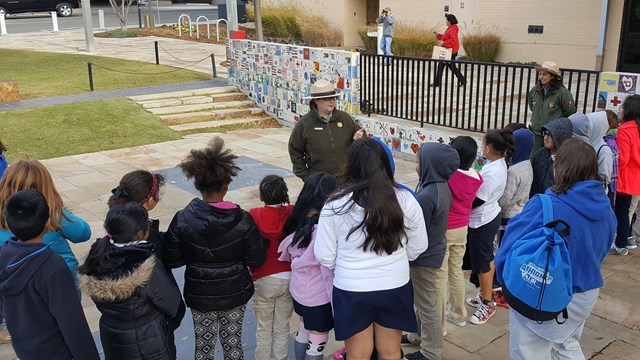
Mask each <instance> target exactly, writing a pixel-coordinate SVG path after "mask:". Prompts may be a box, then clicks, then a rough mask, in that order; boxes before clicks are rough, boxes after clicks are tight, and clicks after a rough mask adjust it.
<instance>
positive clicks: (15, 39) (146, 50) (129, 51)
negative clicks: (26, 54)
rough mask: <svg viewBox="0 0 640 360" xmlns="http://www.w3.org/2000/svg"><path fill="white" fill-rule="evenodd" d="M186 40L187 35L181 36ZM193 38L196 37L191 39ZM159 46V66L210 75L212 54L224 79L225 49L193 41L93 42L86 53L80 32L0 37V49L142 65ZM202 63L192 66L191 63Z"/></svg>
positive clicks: (151, 57) (150, 59) (159, 39)
mask: <svg viewBox="0 0 640 360" xmlns="http://www.w3.org/2000/svg"><path fill="white" fill-rule="evenodd" d="M183 36H185V37H186V38H188V37H189V35H188V34H187V35H185V34H183ZM193 36H195V34H194V35H193ZM155 41H158V43H159V45H160V51H159V55H160V56H159V57H160V64H163V65H170V66H174V67H178V68H189V69H191V70H194V71H199V72H203V73H207V74H211V73H212V71H213V70H212V68H211V60H208V59H206V58H207V57H208V56H210V55H211V54H214V56H215V59H216V70H217V72H218V76H219V77H223V78H225V77H227V75H228V72H227V68H226V67H223V66H220V63H221V62H223V61H225V60H226V58H227V54H226V48H225V46H224V45H217V44H205V43H200V42H195V41H188V40H179V39H170V38H163V37H157V36H147V37H137V38H124V39H113V38H95V42H96V51H95V52H93V53H89V52H87V51H86V44H85V38H84V32H83V31H82V30H70V31H61V32H57V33H53V32H51V33H49V32H39V33H27V34H9V35H4V36H0V49H11V50H32V51H46V52H54V53H65V54H82V55H98V56H106V57H112V58H118V59H128V60H137V61H144V62H149V63H153V64H155V61H156V60H155V59H156V58H155V50H154V42H155ZM202 59H205V60H204V61H202V62H200V63H198V64H195V65H194V62H196V61H199V60H202Z"/></svg>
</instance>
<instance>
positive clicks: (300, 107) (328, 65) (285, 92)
mask: <svg viewBox="0 0 640 360" xmlns="http://www.w3.org/2000/svg"><path fill="white" fill-rule="evenodd" d="M227 54H228V56H227V58H228V59H229V84H230V85H235V86H238V87H239V88H240V90H241V91H242V92H244V93H245V94H247V95H248V96H249V97H250V98H251V99H253V100H255V101H256V102H257V103H258V105H260V106H261V107H262V108H264V109H266V110H267V112H269V113H270V114H271V115H272V116H275V117H277V118H278V119H279V120H281V121H287V122H296V121H298V119H300V117H301V116H303V115H304V114H306V113H307V112H309V103H308V100H306V99H304V97H305V96H308V95H309V92H310V90H311V85H312V84H313V83H315V82H316V81H317V80H320V79H324V80H327V81H330V82H331V83H332V84H333V85H334V86H335V87H336V90H337V91H338V93H340V94H341V96H340V97H339V98H338V102H337V104H336V106H337V108H338V109H340V110H343V111H346V112H347V113H349V114H351V115H357V114H358V113H359V112H360V103H359V101H360V99H359V90H360V81H359V79H358V76H359V73H360V57H359V54H358V53H352V52H349V51H339V50H327V49H315V48H310V47H302V46H294V45H285V44H275V43H266V42H257V41H250V40H228V42H227Z"/></svg>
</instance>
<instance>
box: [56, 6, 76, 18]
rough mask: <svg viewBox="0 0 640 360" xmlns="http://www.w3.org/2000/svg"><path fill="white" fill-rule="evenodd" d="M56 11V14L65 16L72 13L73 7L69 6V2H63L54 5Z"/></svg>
mask: <svg viewBox="0 0 640 360" xmlns="http://www.w3.org/2000/svg"><path fill="white" fill-rule="evenodd" d="M56 11H57V12H58V15H60V16H62V17H67V16H70V15H71V14H72V13H73V8H72V7H71V4H69V3H66V2H63V3H60V4H58V6H57V7H56Z"/></svg>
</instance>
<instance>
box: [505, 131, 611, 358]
mask: <svg viewBox="0 0 640 360" xmlns="http://www.w3.org/2000/svg"><path fill="white" fill-rule="evenodd" d="M553 171H554V174H555V185H554V186H552V187H551V188H550V189H548V190H547V191H545V194H547V195H549V196H550V197H551V203H552V205H553V213H554V218H555V219H560V220H564V221H566V222H567V223H568V224H569V226H570V230H571V233H570V235H569V236H568V238H567V240H568V242H569V246H568V248H569V256H570V258H571V275H572V279H573V300H572V301H571V302H570V303H569V306H567V310H568V313H569V316H568V319H567V320H566V322H565V323H563V324H558V323H557V322H556V321H555V320H550V321H545V322H543V323H541V324H540V323H538V322H536V321H534V320H530V319H528V318H526V317H524V316H522V315H521V314H519V313H518V312H517V311H515V310H513V308H512V309H511V310H510V312H509V329H510V337H509V343H510V344H509V349H510V353H511V354H510V355H511V356H510V358H511V359H516V360H517V359H540V358H549V354H551V355H556V356H555V357H554V356H551V358H557V357H558V355H561V357H562V358H567V359H584V355H583V354H582V350H581V349H580V343H579V341H580V337H581V336H582V330H583V328H584V324H585V322H586V320H587V318H588V317H589V315H590V314H591V310H592V309H593V306H594V305H595V303H596V300H597V299H598V292H599V289H600V288H601V287H602V286H603V285H604V281H603V279H602V276H601V274H600V266H601V264H602V260H604V257H605V256H606V255H607V251H608V250H609V248H610V247H611V244H612V242H613V238H614V237H615V235H616V228H617V223H616V217H615V215H614V213H613V210H612V209H611V205H610V204H609V199H608V197H607V195H606V194H605V191H604V186H603V183H602V182H601V181H600V180H599V176H598V160H597V157H596V152H595V150H594V149H593V148H592V147H591V146H590V145H589V144H587V143H585V142H583V141H580V140H578V139H568V140H566V141H565V142H564V143H563V144H562V147H561V148H560V149H559V150H558V153H557V157H556V160H555V162H554V164H553ZM542 222H543V221H542V202H541V200H540V199H539V198H538V197H533V198H531V200H529V202H528V203H527V204H526V205H525V207H524V209H523V210H522V213H520V214H518V215H516V216H515V217H514V218H513V219H511V221H510V222H509V226H508V227H507V231H506V233H505V235H504V238H503V240H502V244H501V245H500V249H499V250H498V253H497V254H496V258H495V265H496V274H497V275H498V281H499V282H500V283H502V281H503V280H502V272H503V270H504V266H505V261H506V257H507V256H508V254H509V250H510V249H511V247H512V246H513V244H514V242H515V241H516V240H517V239H520V238H522V237H523V236H524V235H526V234H527V233H529V232H531V231H533V230H535V229H538V228H541V227H542V226H543V225H544V224H543V223H542Z"/></svg>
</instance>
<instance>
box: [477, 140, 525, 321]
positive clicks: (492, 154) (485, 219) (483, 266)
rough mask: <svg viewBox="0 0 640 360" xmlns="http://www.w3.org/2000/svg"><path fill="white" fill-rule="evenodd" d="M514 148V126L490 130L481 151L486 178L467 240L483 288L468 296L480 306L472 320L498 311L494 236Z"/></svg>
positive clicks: (483, 174)
mask: <svg viewBox="0 0 640 360" xmlns="http://www.w3.org/2000/svg"><path fill="white" fill-rule="evenodd" d="M514 148H515V142H514V139H513V133H512V132H511V130H507V129H505V130H490V131H489V132H487V134H486V135H485V136H484V139H483V140H482V153H483V155H484V157H486V158H487V160H489V163H488V164H487V165H485V166H484V167H483V168H482V170H480V175H482V179H483V180H484V182H483V183H482V185H480V188H479V189H478V192H477V193H476V198H475V200H474V201H473V204H472V208H473V210H471V216H470V218H469V232H468V234H467V241H468V247H469V257H470V259H471V268H472V270H473V272H474V273H476V274H478V278H479V280H480V291H479V292H478V294H477V295H476V296H475V297H473V298H469V299H467V304H468V305H469V306H472V307H475V308H477V310H476V312H475V313H474V314H473V315H472V316H471V318H470V319H469V321H470V322H471V323H472V324H476V325H481V324H484V323H486V322H487V321H488V320H489V318H491V317H492V316H493V314H495V312H496V304H495V301H494V299H493V296H492V287H493V286H492V285H493V274H494V273H495V268H494V265H493V240H494V238H495V236H496V234H497V233H498V229H499V228H500V220H501V216H500V205H498V200H499V199H500V197H501V196H502V194H503V193H504V189H505V186H506V184H507V162H506V161H505V157H509V156H511V154H512V152H513V150H514Z"/></svg>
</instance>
